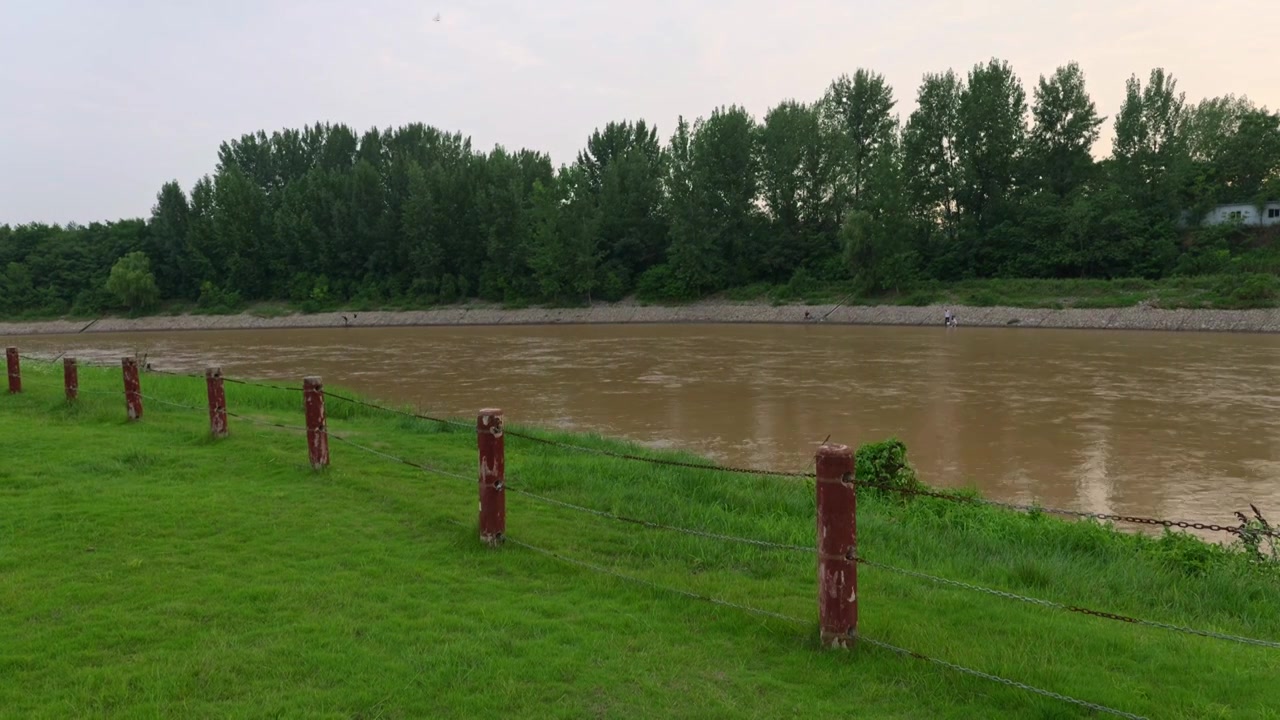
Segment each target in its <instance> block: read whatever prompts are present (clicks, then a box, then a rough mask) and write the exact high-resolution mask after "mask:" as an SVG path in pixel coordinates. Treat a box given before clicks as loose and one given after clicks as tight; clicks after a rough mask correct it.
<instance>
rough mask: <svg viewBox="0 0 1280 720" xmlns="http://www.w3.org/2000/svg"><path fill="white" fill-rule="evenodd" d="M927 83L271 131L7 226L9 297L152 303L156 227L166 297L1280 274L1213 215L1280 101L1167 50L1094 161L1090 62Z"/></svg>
mask: <svg viewBox="0 0 1280 720" xmlns="http://www.w3.org/2000/svg"><path fill="white" fill-rule="evenodd" d="M916 100H917V107H916V109H915V110H913V111H912V112H911V113H910V114H909V115H908V116H907V117H906V118H905V121H903V120H902V119H901V118H900V117H899V116H898V115H897V114H896V113H895V107H896V104H897V101H896V100H895V98H894V93H893V90H892V89H891V88H890V87H889V86H888V85H887V84H886V83H885V80H884V78H883V77H882V76H880V75H878V74H876V73H874V72H870V71H866V70H859V71H857V72H856V73H855V74H854V75H853V76H852V77H848V76H842V77H840V78H838V79H836V80H835V81H834V82H832V83H831V85H830V86H829V88H828V89H827V91H826V93H825V94H824V95H823V96H822V97H821V98H819V99H817V100H816V101H814V102H812V103H805V102H798V101H795V100H787V101H784V102H782V103H780V104H778V105H777V106H776V107H774V108H772V109H771V110H769V111H768V112H767V113H766V114H765V115H764V118H763V119H762V120H757V119H756V118H754V117H752V116H751V115H750V114H749V113H747V112H746V111H745V110H744V109H742V108H741V107H737V106H731V107H720V108H716V109H715V110H713V111H712V112H711V114H710V115H709V116H708V117H705V118H700V119H698V120H696V121H694V122H692V123H690V122H688V121H686V120H684V119H683V118H682V119H681V120H680V121H679V122H678V124H677V126H676V128H675V130H674V132H673V133H672V135H671V136H670V138H669V139H668V140H667V142H666V143H665V145H664V143H663V140H662V138H660V137H659V135H658V131H657V129H655V128H654V127H653V126H652V125H650V124H648V123H646V122H645V121H643V120H640V121H635V122H630V121H623V122H611V123H609V124H607V125H606V126H605V127H604V128H602V129H599V130H597V131H596V132H594V133H592V135H591V136H590V137H589V138H588V140H587V143H586V147H585V148H584V149H583V150H582V152H581V153H579V155H578V157H577V158H576V160H575V161H574V162H573V163H572V164H571V165H568V166H564V167H561V168H559V169H557V168H555V167H553V166H552V163H551V160H550V158H549V157H548V156H547V155H545V154H542V153H539V152H535V151H531V150H521V151H519V152H509V151H507V150H504V149H502V148H501V147H498V148H495V149H494V150H492V151H490V152H487V153H486V152H478V151H476V150H474V149H473V148H472V147H471V143H470V141H469V140H468V139H466V138H464V137H462V136H461V135H458V134H449V133H445V132H441V131H439V130H437V129H435V128H432V127H427V126H425V125H421V124H413V125H408V126H405V127H401V128H396V129H388V130H378V129H371V130H369V131H367V132H365V133H364V134H363V135H360V134H357V133H356V132H354V131H353V130H352V129H351V128H349V127H347V126H345V125H327V124H325V125H319V124H318V125H314V126H310V127H305V128H303V129H301V130H282V131H279V132H274V133H272V134H270V135H268V134H266V133H265V132H261V131H259V132H256V133H253V134H249V135H245V136H243V137H241V138H239V139H235V140H231V141H229V142H226V143H224V144H223V145H222V146H221V148H220V149H219V152H218V163H217V168H216V171H215V173H214V174H213V175H212V176H206V177H203V178H200V179H199V180H197V181H196V182H195V184H194V185H193V186H192V187H191V188H190V191H189V192H184V191H183V189H182V188H181V187H180V186H179V184H178V183H177V182H169V183H166V184H165V185H164V186H163V187H162V188H161V190H160V192H159V194H158V197H157V201H156V204H155V207H154V209H153V211H152V215H151V217H150V218H149V219H148V220H146V221H143V220H124V221H120V222H115V223H109V224H94V225H90V226H88V227H79V226H70V227H54V226H44V225H20V226H17V227H8V226H4V227H0V270H2V273H0V312H7V313H18V312H23V311H31V310H40V311H43V312H46V313H48V312H55V313H56V312H66V311H69V310H73V309H74V310H76V311H78V312H82V313H93V312H99V311H102V310H105V309H110V308H114V307H121V306H128V305H133V304H134V303H133V302H132V301H130V300H128V299H125V298H121V297H118V296H116V295H112V294H110V293H107V292H106V291H105V288H104V283H105V280H106V276H107V273H108V271H109V269H110V268H111V267H112V265H113V264H114V263H115V262H116V261H117V260H118V259H119V258H120V257H121V256H123V255H125V254H127V253H130V252H139V251H140V252H144V253H146V255H147V256H148V257H149V258H150V261H151V265H152V267H153V268H154V272H155V282H156V286H157V288H158V290H159V292H160V295H161V297H162V298H163V299H165V300H167V301H183V302H186V303H194V304H196V305H197V306H198V307H200V308H203V309H205V310H208V311H217V310H221V309H230V308H233V307H236V306H237V305H239V304H241V303H243V302H249V301H261V300H286V301H290V302H292V303H295V304H297V305H300V306H302V307H304V308H305V307H321V306H330V305H333V304H336V303H363V304H366V305H376V304H392V303H416V304H430V303H437V302H440V303H449V302H454V301H458V300H461V299H466V298H472V297H480V298H484V299H488V300H494V301H501V302H508V303H518V302H555V303H575V302H582V301H589V300H592V299H604V300H615V299H619V298H622V297H623V296H626V295H628V294H631V293H636V292H638V293H639V295H640V296H641V297H642V298H646V299H653V300H679V299H689V298H694V297H700V296H704V295H706V294H709V293H715V292H719V291H724V290H727V289H731V288H738V287H742V286H746V285H749V284H752V283H769V284H773V285H782V284H791V285H793V286H797V287H798V286H803V285H805V284H811V283H843V284H845V285H846V286H848V287H850V288H853V289H856V290H857V291H858V292H861V293H864V294H869V295H876V294H884V293H898V294H903V293H908V292H910V291H911V290H913V289H915V288H917V287H920V286H922V285H928V284H929V283H938V282H945V283H953V282H960V281H966V280H974V279H990V278H1045V279H1070V278H1076V279H1079V278H1098V279H1106V278H1141V279H1148V280H1151V279H1158V278H1164V277H1169V276H1174V275H1180V276H1201V275H1232V274H1241V273H1252V274H1254V276H1255V277H1251V278H1247V279H1242V280H1239V281H1238V284H1241V285H1242V286H1244V287H1243V289H1241V290H1240V291H1239V293H1238V294H1239V296H1240V297H1241V298H1247V297H1256V298H1258V299H1255V300H1241V301H1240V302H1242V303H1253V304H1268V303H1271V302H1273V301H1274V300H1275V298H1276V297H1277V295H1280V284H1278V283H1277V280H1276V274H1277V271H1280V253H1278V252H1277V251H1275V250H1269V249H1268V248H1267V247H1259V245H1262V246H1266V245H1268V244H1269V243H1267V242H1260V240H1259V237H1258V234H1257V233H1247V232H1242V231H1241V230H1240V229H1239V228H1233V227H1226V228H1213V229H1203V230H1201V229H1198V226H1199V220H1200V218H1201V217H1202V216H1203V215H1204V213H1205V212H1206V211H1208V210H1209V209H1211V208H1212V207H1213V206H1214V205H1216V204H1218V203H1223V202H1239V203H1261V202H1264V201H1267V200H1275V199H1280V115H1278V114H1276V113H1273V112H1270V111H1268V110H1266V109H1265V108H1258V107H1255V106H1254V105H1253V104H1252V103H1250V102H1249V101H1248V100H1247V99H1244V98H1236V97H1223V98H1214V99H1209V100H1205V101H1203V102H1201V103H1199V104H1191V103H1188V102H1187V101H1186V99H1185V97H1184V96H1183V94H1182V93H1181V92H1179V91H1178V90H1177V83H1176V81H1175V80H1174V78H1172V77H1171V76H1170V75H1168V74H1167V73H1165V72H1164V71H1163V70H1161V69H1156V70H1153V71H1152V72H1151V74H1150V77H1149V78H1148V79H1147V80H1146V81H1145V82H1143V81H1140V80H1139V79H1138V78H1136V77H1133V78H1130V79H1129V81H1128V83H1127V85H1126V95H1125V100H1124V103H1123V105H1122V107H1121V108H1120V110H1119V112H1118V113H1117V115H1116V116H1115V118H1114V120H1113V121H1112V123H1113V126H1114V130H1115V141H1114V146H1113V151H1112V153H1111V154H1110V155H1109V156H1108V157H1106V158H1103V159H1101V160H1097V159H1095V157H1094V156H1093V154H1092V152H1091V151H1092V149H1093V147H1094V145H1095V142H1096V141H1097V140H1098V137H1099V132H1100V128H1101V127H1102V125H1103V123H1104V122H1105V121H1106V118H1103V117H1101V116H1099V115H1098V113H1097V110H1096V108H1095V106H1094V103H1093V101H1092V100H1091V99H1090V96H1089V94H1088V92H1087V89H1086V87H1085V79H1084V76H1083V73H1082V72H1081V70H1080V68H1079V67H1078V66H1077V65H1075V64H1074V63H1073V64H1069V65H1066V66H1064V67H1061V68H1059V69H1058V70H1057V71H1056V72H1054V73H1053V74H1052V75H1051V76H1049V77H1041V78H1040V79H1039V81H1038V82H1037V83H1036V85H1035V86H1034V87H1033V88H1031V89H1030V91H1029V92H1028V90H1027V89H1026V88H1024V87H1023V85H1022V82H1021V81H1020V80H1019V78H1018V76H1017V75H1016V74H1015V73H1014V71H1013V69H1012V68H1011V67H1010V66H1009V65H1008V64H1007V63H1005V62H1002V61H999V60H992V61H990V62H986V63H981V64H978V65H976V66H975V67H973V68H972V69H971V70H970V71H969V72H968V73H967V74H960V73H956V72H953V71H947V72H945V73H939V74H929V75H926V76H925V77H924V79H923V82H922V83H921V85H920V87H919V90H918V92H917V96H916ZM1233 292H1234V291H1233Z"/></svg>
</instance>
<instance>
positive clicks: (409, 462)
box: [329, 433, 476, 483]
mask: <svg viewBox="0 0 1280 720" xmlns="http://www.w3.org/2000/svg"><path fill="white" fill-rule="evenodd" d="M329 437H330V438H331V439H333V440H337V441H338V442H340V443H343V444H345V445H350V446H351V447H353V448H356V449H357V450H363V451H365V452H367V453H369V454H371V455H376V456H378V457H381V458H384V459H386V460H391V461H392V462H398V463H400V464H402V465H408V466H409V467H411V468H416V469H418V470H421V471H422V472H426V473H433V474H435V475H443V476H444V477H447V478H453V479H455V480H463V481H465V482H469V483H473V482H476V478H475V477H467V476H466V475H462V474H459V473H455V472H451V471H449V470H441V469H440V468H437V467H432V466H430V465H424V464H422V463H417V462H414V461H412V460H406V459H405V458H402V457H397V456H395V455H392V454H390V453H385V452H382V451H381V450H375V449H374V448H371V447H368V446H367V445H361V444H360V443H357V442H355V441H353V440H348V439H347V438H345V437H342V436H341V435H334V434H333V433H329Z"/></svg>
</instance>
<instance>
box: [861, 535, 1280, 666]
mask: <svg viewBox="0 0 1280 720" xmlns="http://www.w3.org/2000/svg"><path fill="white" fill-rule="evenodd" d="M856 559H857V561H858V564H859V565H866V566H867V567H873V568H879V569H881V570H888V571H889V572H894V573H897V574H899V575H904V576H907V577H913V578H917V579H920V580H928V581H930V582H934V583H938V584H940V585H950V586H952V587H957V588H961V589H963V590H971V591H973V592H980V593H985V594H987V595H993V596H995V597H1000V598H1004V599H1006V600H1016V601H1017V602H1024V603H1029V604H1031V605H1039V606H1040V607H1046V608H1051V609H1053V610H1062V611H1064V612H1073V613H1080V614H1082V615H1092V616H1094V617H1100V618H1104V619H1106V620H1116V621H1119V622H1124V623H1130V624H1132V625H1143V626H1146V627H1154V628H1160V629H1161V630H1172V631H1174V632H1180V633H1186V634H1188V635H1198V636H1200V637H1207V638H1214V639H1216V640H1227V641H1230V642H1237V643H1242V644H1245V645H1257V646H1259V647H1267V648H1276V649H1280V642H1275V641H1272V640H1257V639H1254V638H1249V637H1242V636H1239V635H1229V634H1227V633H1219V632H1213V631H1210V630H1197V629H1195V628H1189V627H1183V626H1181V625H1172V624H1169V623H1162V622H1157V621H1155V620H1142V619H1140V618H1134V617H1129V616H1127V615H1117V614H1115V613H1109V612H1104V611H1102V610H1091V609H1089V608H1085V607H1080V606H1078V605H1067V604H1065V603H1059V602H1054V601H1052V600H1043V599H1041V598H1033V597H1027V596H1025V595H1018V594H1017V593H1011V592H1007V591H1005V590H996V589H994V588H988V587H983V586H981V585H973V584H970V583H966V582H961V581H959V580H952V579H950V578H944V577H938V576H936V575H929V574H927V573H922V572H919V571H916V570H907V569H905V568H900V567H895V566H893V565H888V564H886V563H880V562H875V561H873V560H868V559H866V558H864V557H860V556H859V557H857V558H856Z"/></svg>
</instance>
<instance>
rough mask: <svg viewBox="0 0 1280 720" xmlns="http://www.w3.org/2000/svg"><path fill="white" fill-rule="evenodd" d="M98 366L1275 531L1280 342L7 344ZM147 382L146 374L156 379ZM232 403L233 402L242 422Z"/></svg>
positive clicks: (1092, 335)
mask: <svg viewBox="0 0 1280 720" xmlns="http://www.w3.org/2000/svg"><path fill="white" fill-rule="evenodd" d="M5 344H9V345H11V344H17V345H19V346H20V347H21V348H22V350H23V352H24V353H33V354H47V355H51V354H56V353H62V352H68V353H70V354H74V355H77V356H79V357H81V358H83V359H86V360H90V359H93V360H115V359H117V358H118V357H120V356H121V355H125V354H131V353H134V352H138V353H146V354H147V355H148V357H149V360H150V362H152V364H153V365H154V366H155V367H156V368H157V369H167V370H174V371H189V372H199V371H201V370H202V369H203V368H204V367H205V366H206V365H209V364H218V365H221V366H222V368H223V369H224V371H225V372H226V373H227V374H228V375H230V376H239V377H253V378H261V379H273V380H281V381H294V382H296V381H298V380H299V379H300V378H301V377H302V376H303V375H307V374H318V375H322V376H323V377H324V380H325V383H326V385H330V386H335V385H336V386H345V387H349V388H352V389H355V390H357V391H360V392H363V393H365V394H367V395H369V396H372V397H375V398H378V399H380V400H384V401H388V402H394V403H402V404H412V405H415V406H417V407H419V408H420V409H422V410H423V411H429V412H431V413H435V414H446V415H451V416H473V415H474V413H475V411H476V410H478V409H479V408H481V407H488V406H497V407H502V408H504V409H505V410H506V413H507V417H508V421H509V422H516V423H525V424H535V425H542V426H547V427H554V428H561V429H566V430H582V431H594V432H599V433H603V434H606V435H613V436H618V437H623V438H629V439H632V440H636V441H638V442H641V443H644V444H647V445H649V446H652V447H661V448H680V449H686V450H691V451H693V452H697V453H700V454H703V455H706V456H709V457H712V458H714V459H715V460H717V461H720V462H722V463H726V464H732V465H749V466H756V467H767V468H774V469H782V470H802V469H809V468H810V467H811V456H812V453H813V450H814V447H815V446H816V445H817V444H818V443H820V442H822V441H823V440H824V439H825V438H827V437H828V436H829V437H830V438H831V441H832V442H843V443H848V444H851V445H856V444H860V443H865V442H870V441H875V440H882V439H884V438H887V437H890V436H896V437H898V438H900V439H902V440H903V441H904V442H906V444H907V447H908V449H909V457H910V459H911V460H912V462H913V463H914V464H915V465H916V467H917V468H918V469H919V471H920V475H921V477H922V479H924V480H925V481H926V482H928V483H930V484H933V485H939V486H976V487H978V488H980V489H981V490H982V491H983V492H984V493H985V494H986V495H987V496H988V497H991V498H994V499H1001V500H1013V501H1024V502H1025V501H1039V502H1040V503H1042V504H1044V505H1048V506H1055V507H1064V508H1073V509H1079V510H1085V511H1092V512H1107V513H1119V514H1133V515H1155V516H1160V517H1172V518H1175V519H1190V520H1202V521H1206V522H1216V523H1220V524H1229V523H1232V522H1233V521H1234V518H1233V516H1232V512H1234V511H1236V510H1247V508H1248V505H1249V503H1256V504H1257V505H1258V506H1259V507H1260V508H1261V509H1262V510H1263V512H1264V513H1269V514H1270V515H1271V516H1272V519H1273V520H1276V519H1280V336H1276V335H1253V334H1222V333H1155V332H1119V331H1082V330H1043V329H1027V330H1019V329H984V328H963V327H962V328H958V329H953V330H946V329H944V328H941V327H938V328H918V327H917V328H905V327H850V326H830V325H581V326H505V327H502V326H495V327H464V328H459V327H429V328H338V329H319V330H317V329H308V330H271V331H265V330H259V331H254V330H245V331H193V332H163V333H160V332H156V333H136V334H86V335H63V336H27V337H21V338H8V339H6V340H5ZM144 382H145V380H144ZM232 410H234V408H232Z"/></svg>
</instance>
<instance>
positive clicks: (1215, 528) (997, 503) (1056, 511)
mask: <svg viewBox="0 0 1280 720" xmlns="http://www.w3.org/2000/svg"><path fill="white" fill-rule="evenodd" d="M859 486H860V487H865V488H870V489H873V490H882V491H885V492H893V493H898V494H900V495H912V496H921V497H931V498H937V499H939V500H947V501H950V502H955V503H962V504H963V503H968V504H974V505H987V506H991V507H999V508H1005V509H1006V510H1018V511H1021V512H1029V513H1037V512H1041V513H1048V514H1051V515H1065V516H1069V517H1078V518H1088V519H1093V520H1111V521H1115V522H1126V523H1135V524H1139V525H1155V526H1160V527H1167V528H1182V529H1189V530H1205V531H1209V532H1225V533H1231V534H1234V535H1239V534H1240V532H1241V527H1240V526H1236V525H1217V524H1213V523H1202V522H1193V521H1189V520H1165V519H1161V518H1148V517H1137V516H1133V515H1114V514H1111V513H1095V512H1087V511H1084V510H1067V509H1063V508H1053V507H1042V506H1039V505H1025V504H1022V503H1014V502H1005V501H1002V500H988V499H986V498H980V497H971V496H968V495H956V494H954V493H947V492H941V491H937V490H924V489H920V488H902V487H893V486H890V485H884V484H880V483H859ZM1261 533H1262V534H1264V535H1266V534H1268V533H1267V532H1265V531H1261Z"/></svg>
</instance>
